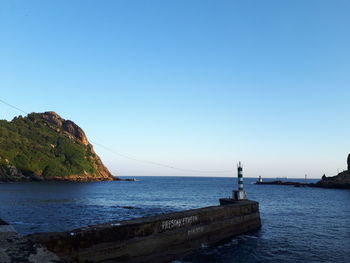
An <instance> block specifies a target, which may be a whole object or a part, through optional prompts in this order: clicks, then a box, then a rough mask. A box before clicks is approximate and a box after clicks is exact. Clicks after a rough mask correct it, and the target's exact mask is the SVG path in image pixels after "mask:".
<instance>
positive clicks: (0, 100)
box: [0, 99, 233, 174]
mask: <svg viewBox="0 0 350 263" xmlns="http://www.w3.org/2000/svg"><path fill="white" fill-rule="evenodd" d="M0 102H1V103H3V104H4V105H6V106H8V107H11V108H13V109H15V110H17V111H20V112H22V113H24V114H29V112H27V111H25V110H23V109H21V108H19V107H17V106H14V105H12V104H11V103H8V102H6V101H4V100H2V99H0ZM91 143H93V145H96V146H99V147H100V148H102V149H104V150H106V151H108V152H110V153H112V154H114V155H116V156H119V157H123V158H125V159H128V160H131V161H134V162H138V163H145V164H149V165H153V166H158V167H163V168H168V169H172V170H176V171H181V172H191V173H204V174H211V173H215V174H217V173H220V174H226V173H232V171H233V170H197V169H186V168H181V167H176V166H173V165H168V164H164V163H159V162H154V161H151V160H145V159H141V158H136V157H133V156H130V155H127V154H124V153H119V152H117V151H115V150H113V149H111V148H109V147H107V146H105V145H103V144H101V143H98V142H95V141H91Z"/></svg>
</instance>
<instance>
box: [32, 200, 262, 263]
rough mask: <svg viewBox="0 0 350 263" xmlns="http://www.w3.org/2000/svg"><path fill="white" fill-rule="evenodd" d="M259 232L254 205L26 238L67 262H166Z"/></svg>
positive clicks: (237, 205)
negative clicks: (252, 232)
mask: <svg viewBox="0 0 350 263" xmlns="http://www.w3.org/2000/svg"><path fill="white" fill-rule="evenodd" d="M260 227H261V222H260V214H259V205H258V203H257V202H255V201H248V200H246V201H238V202H237V203H234V204H230V205H224V206H213V207H206V208H200V209H193V210H187V211H183V212H177V213H171V214H164V215H159V216H152V217H144V218H139V219H133V220H127V221H115V222H109V223H106V224H100V225H94V226H89V227H84V228H80V229H75V230H72V231H67V232H59V233H39V234H34V235H31V236H29V238H30V239H31V240H33V241H34V242H38V243H41V244H42V245H44V246H45V247H47V248H48V249H49V250H50V251H52V252H54V253H56V254H57V255H58V256H59V257H60V258H62V259H65V260H66V261H68V262H135V263H137V262H169V261H171V260H174V259H176V258H180V257H182V256H184V255H186V254H189V253H191V252H193V251H194V250H196V249H198V248H200V247H203V246H208V245H212V244H215V243H217V242H220V241H223V240H226V239H229V238H231V237H233V236H236V235H239V234H243V233H247V232H250V231H254V230H257V229H259V228H260Z"/></svg>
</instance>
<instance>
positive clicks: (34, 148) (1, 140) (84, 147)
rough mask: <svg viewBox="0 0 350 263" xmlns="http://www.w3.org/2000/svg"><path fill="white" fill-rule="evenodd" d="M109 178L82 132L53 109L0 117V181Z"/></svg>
mask: <svg viewBox="0 0 350 263" xmlns="http://www.w3.org/2000/svg"><path fill="white" fill-rule="evenodd" d="M42 180H62V181H112V180H118V179H117V178H115V177H113V176H112V175H111V173H110V172H109V171H108V169H107V168H106V167H105V166H104V164H103V163H102V161H101V159H100V158H99V156H97V154H96V153H95V151H94V150H93V146H92V144H90V143H89V141H88V139H87V137H86V135H85V133H84V131H83V130H82V129H81V128H80V127H79V126H78V125H76V124H75V123H74V122H72V121H70V120H65V119H63V118H62V117H60V116H59V115H58V114H57V113H55V112H52V111H50V112H44V113H31V114H29V115H28V116H27V117H22V116H19V117H15V118H14V119H13V120H12V121H10V122H8V121H6V120H0V181H6V182H7V181H42Z"/></svg>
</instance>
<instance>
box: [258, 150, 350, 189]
mask: <svg viewBox="0 0 350 263" xmlns="http://www.w3.org/2000/svg"><path fill="white" fill-rule="evenodd" d="M347 164H348V170H346V171H343V172H341V173H339V174H337V175H335V176H331V177H327V176H326V175H323V176H322V178H321V180H320V181H318V182H317V183H300V182H283V181H280V180H278V181H269V182H261V181H258V182H256V183H255V184H258V185H288V186H295V187H301V186H305V187H319V188H333V189H350V154H349V155H348V159H347Z"/></svg>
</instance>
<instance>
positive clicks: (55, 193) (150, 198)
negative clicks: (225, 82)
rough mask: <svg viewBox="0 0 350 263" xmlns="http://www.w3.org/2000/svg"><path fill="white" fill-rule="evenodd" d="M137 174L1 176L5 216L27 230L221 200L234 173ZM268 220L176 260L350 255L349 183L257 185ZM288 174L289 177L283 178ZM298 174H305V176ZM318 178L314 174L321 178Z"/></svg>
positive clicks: (338, 258) (344, 258)
mask: <svg viewBox="0 0 350 263" xmlns="http://www.w3.org/2000/svg"><path fill="white" fill-rule="evenodd" d="M136 179H137V181H135V182H126V181H115V182H90V183H69V182H25V183H24V182H22V183H1V184H0V218H2V219H4V220H5V221H7V222H8V223H10V224H12V225H13V226H14V227H15V229H16V230H17V231H18V232H19V233H22V234H30V233H35V232H45V231H64V230H71V229H74V228H79V227H82V226H86V225H91V224H98V223H104V222H107V221H112V220H124V219H130V218H137V217H143V216H149V215H156V214H162V213H168V212H174V211H181V210H187V209H192V208H200V207H205V206H213V205H218V202H219V198H222V197H228V196H230V194H231V191H232V189H236V188H237V182H236V179H235V178H220V177H136ZM244 180H245V181H244V184H245V185H244V186H245V190H246V191H247V193H248V197H249V199H251V200H256V201H258V202H259V204H260V213H261V219H262V228H261V230H258V231H256V232H253V233H250V234H247V235H241V236H238V237H235V238H233V239H231V240H230V241H228V242H225V243H222V244H218V245H216V246H210V247H203V248H201V249H200V250H198V251H197V252H195V253H194V254H193V255H191V256H186V257H183V255H179V258H178V259H177V260H176V261H174V263H214V262H218V263H237V262H245V263H250V262H254V263H255V262H288V263H289V262H290V263H295V262H333V263H334V262H339V263H340V262H350V190H338V189H321V188H311V187H293V186H281V185H256V184H254V183H255V182H256V180H257V179H256V178H245V179H244ZM283 180H284V181H286V179H283ZM292 181H300V182H304V180H303V179H293V180H292ZM316 181H317V180H308V182H316Z"/></svg>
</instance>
